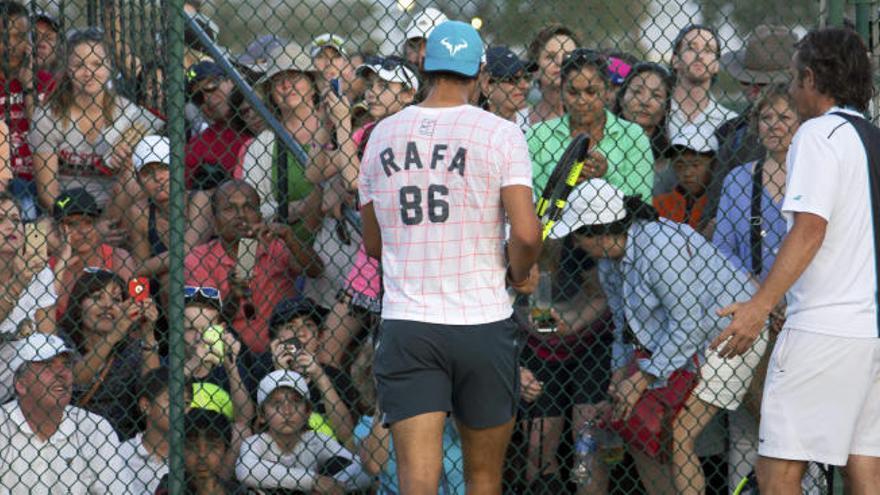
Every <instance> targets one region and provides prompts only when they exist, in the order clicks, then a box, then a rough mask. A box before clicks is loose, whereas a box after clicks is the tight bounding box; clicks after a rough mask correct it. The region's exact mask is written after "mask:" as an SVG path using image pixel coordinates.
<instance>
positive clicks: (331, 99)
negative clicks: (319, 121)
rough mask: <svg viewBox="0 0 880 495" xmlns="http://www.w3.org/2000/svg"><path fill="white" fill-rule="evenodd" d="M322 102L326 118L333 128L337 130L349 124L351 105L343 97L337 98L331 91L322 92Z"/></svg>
mask: <svg viewBox="0 0 880 495" xmlns="http://www.w3.org/2000/svg"><path fill="white" fill-rule="evenodd" d="M322 96H323V101H324V105H325V107H326V110H327V117H328V118H329V119H330V123H332V124H333V127H336V128H339V127H343V126H344V125H347V123H348V122H351V105H350V104H349V102H348V99H347V98H346V97H344V96H338V95H337V94H336V93H334V92H333V91H331V90H329V89H328V90H327V91H324V94H323V95H322Z"/></svg>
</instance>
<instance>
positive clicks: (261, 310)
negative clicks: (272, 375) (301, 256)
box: [184, 239, 299, 353]
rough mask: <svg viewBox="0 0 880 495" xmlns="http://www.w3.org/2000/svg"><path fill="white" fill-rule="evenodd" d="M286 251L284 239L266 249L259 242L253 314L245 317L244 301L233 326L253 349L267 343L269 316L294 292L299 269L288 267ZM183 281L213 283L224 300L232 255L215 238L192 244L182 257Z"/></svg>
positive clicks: (263, 348)
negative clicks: (254, 314) (250, 319)
mask: <svg viewBox="0 0 880 495" xmlns="http://www.w3.org/2000/svg"><path fill="white" fill-rule="evenodd" d="M290 257H291V254H290V251H289V250H288V249H287V246H286V245H285V244H284V242H282V241H280V240H278V239H276V240H274V241H273V242H272V244H270V245H269V247H268V249H267V248H266V247H265V246H263V245H260V246H259V248H258V249H257V263H256V265H255V266H254V277H253V279H252V280H251V283H250V288H251V292H252V293H253V297H252V299H253V303H254V308H255V309H256V317H255V318H254V320H252V321H248V320H247V318H246V317H245V314H244V307H243V306H244V305H242V307H241V308H239V310H238V314H237V315H235V320H233V322H232V326H233V328H235V331H236V332H238V335H239V337H241V340H242V343H243V344H244V345H246V346H247V347H248V348H249V349H251V350H252V351H254V352H256V353H261V352H265V351H266V350H267V349H268V347H269V317H270V316H271V315H272V309H273V308H274V307H275V305H276V304H278V303H279V302H281V300H282V299H286V298H288V297H293V296H296V295H297V291H296V287H295V282H296V277H297V276H298V275H299V273H297V272H295V271H293V270H292V269H291V268H290ZM184 266H185V271H186V284H187V285H195V286H199V287H216V288H218V289H220V293H221V295H222V297H223V300H224V301H225V300H226V298H227V297H228V296H229V273H230V271H232V270H235V259H234V258H233V257H231V256H229V254H227V253H226V250H225V249H223V244H222V243H221V242H220V240H219V239H215V240H213V241H209V242H207V243H205V244H201V245H199V246H196V247H195V248H194V249H193V250H192V251H191V252H190V253H189V254H188V255H187V257H186V260H184Z"/></svg>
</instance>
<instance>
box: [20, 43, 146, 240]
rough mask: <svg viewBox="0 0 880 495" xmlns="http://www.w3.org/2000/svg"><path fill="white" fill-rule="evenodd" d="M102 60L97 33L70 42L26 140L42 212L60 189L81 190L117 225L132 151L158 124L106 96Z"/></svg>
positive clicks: (107, 74) (130, 177) (103, 48)
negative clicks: (57, 78)
mask: <svg viewBox="0 0 880 495" xmlns="http://www.w3.org/2000/svg"><path fill="white" fill-rule="evenodd" d="M108 57H109V51H108V48H107V44H106V42H105V39H104V36H103V33H102V32H101V31H99V30H96V29H87V30H84V31H77V32H75V33H74V34H72V35H71V36H70V37H69V39H68V40H67V51H66V53H65V58H64V62H65V63H66V68H65V70H64V72H63V74H62V75H61V80H60V82H59V84H58V89H57V90H56V91H55V93H54V94H53V95H52V97H51V98H50V99H49V101H48V103H47V104H46V105H44V106H41V107H38V108H37V109H36V111H35V112H34V117H33V126H32V128H31V131H30V133H29V135H28V141H29V143H30V144H31V147H32V148H33V150H34V170H35V176H36V185H37V194H38V197H39V200H40V203H41V205H42V206H43V208H47V209H51V208H52V204H53V201H54V200H55V198H56V197H58V195H59V193H60V192H61V191H62V190H64V189H70V188H74V187H83V188H85V189H86V190H87V191H88V192H89V193H90V194H92V195H93V196H94V197H95V199H96V201H97V202H98V205H99V206H100V207H101V208H107V211H105V215H104V216H105V217H107V218H109V219H110V220H112V221H120V220H122V217H123V213H124V212H125V210H126V208H127V206H128V205H129V204H130V202H131V201H132V199H133V198H132V197H130V193H129V191H128V190H127V189H126V187H128V186H131V185H133V184H134V172H133V170H132V166H131V151H132V148H133V147H134V144H135V143H136V142H137V140H138V139H139V138H140V136H141V135H143V134H144V133H147V132H149V131H151V130H155V129H158V128H160V127H161V126H162V122H161V120H160V119H159V118H158V117H156V116H155V115H153V114H152V113H150V112H149V111H148V110H145V109H143V108H141V107H139V106H137V105H136V104H134V103H132V102H131V101H129V100H127V99H125V98H123V97H121V96H119V95H117V94H116V93H115V92H114V91H113V89H111V86H110V80H111V77H112V68H111V67H110V65H109V64H108V62H107V60H108ZM120 240H121V239H120Z"/></svg>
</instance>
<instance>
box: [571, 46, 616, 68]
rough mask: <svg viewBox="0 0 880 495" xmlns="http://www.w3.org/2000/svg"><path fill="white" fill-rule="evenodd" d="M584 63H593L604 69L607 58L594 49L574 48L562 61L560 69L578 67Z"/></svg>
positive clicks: (584, 64)
mask: <svg viewBox="0 0 880 495" xmlns="http://www.w3.org/2000/svg"><path fill="white" fill-rule="evenodd" d="M586 65H593V66H597V67H601V68H602V69H604V68H605V67H606V66H607V65H608V59H607V58H606V57H605V55H603V54H601V53H600V52H597V51H596V50H592V49H590V48H576V49H575V50H574V51H573V52H571V53H569V54H568V56H567V57H565V59H564V60H563V61H562V70H563V71H565V70H566V69H573V68H577V69H579V68H581V67H584V66H586Z"/></svg>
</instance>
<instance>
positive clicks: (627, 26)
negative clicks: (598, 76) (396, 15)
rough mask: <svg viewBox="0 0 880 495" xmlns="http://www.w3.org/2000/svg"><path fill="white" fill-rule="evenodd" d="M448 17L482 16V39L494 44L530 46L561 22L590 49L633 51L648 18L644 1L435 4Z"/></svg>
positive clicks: (520, 0)
mask: <svg viewBox="0 0 880 495" xmlns="http://www.w3.org/2000/svg"><path fill="white" fill-rule="evenodd" d="M436 3H437V5H438V6H439V7H440V8H441V10H443V11H444V12H447V13H456V12H461V15H460V17H465V18H466V17H470V16H479V17H481V18H482V19H483V20H484V22H485V23H484V25H483V28H482V32H483V35H484V36H485V37H486V39H488V40H489V41H491V42H492V43H503V44H507V45H519V46H525V45H528V42H529V40H530V38H531V36H532V35H533V34H534V33H535V32H537V31H538V30H539V29H540V28H541V27H542V26H544V25H546V24H548V23H551V22H560V23H563V24H565V25H566V26H569V27H570V28H571V29H573V30H574V31H575V32H577V33H578V34H579V35H580V37H581V38H582V39H583V41H584V43H585V44H587V45H592V46H597V47H603V48H604V47H618V48H621V49H632V48H633V47H634V46H635V43H636V36H637V35H638V34H639V33H640V29H639V23H640V21H641V20H642V19H644V18H645V17H646V16H647V15H648V13H649V12H648V2H646V1H645V0H614V1H606V0H593V1H590V2H584V1H583V0H542V1H540V2H536V1H534V0H506V1H498V0H476V1H471V2H470V8H469V9H466V10H464V11H462V10H463V9H462V8H461V7H460V5H461V1H460V0H443V1H438V2H436Z"/></svg>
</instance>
